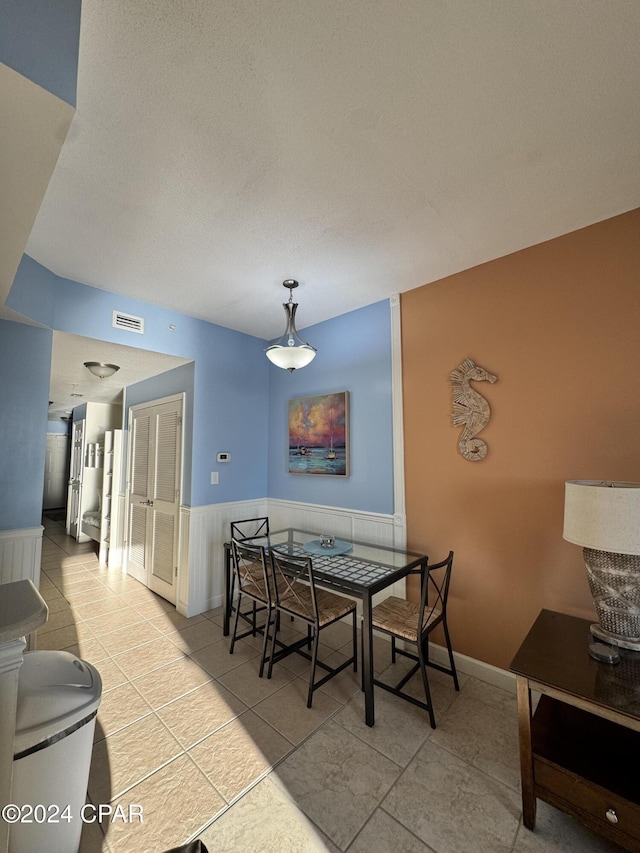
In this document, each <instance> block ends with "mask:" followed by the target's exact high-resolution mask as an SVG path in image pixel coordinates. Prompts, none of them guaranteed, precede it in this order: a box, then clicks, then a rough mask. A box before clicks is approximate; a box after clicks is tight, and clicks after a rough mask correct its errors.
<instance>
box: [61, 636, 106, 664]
mask: <svg viewBox="0 0 640 853" xmlns="http://www.w3.org/2000/svg"><path fill="white" fill-rule="evenodd" d="M67 651H68V652H71V653H72V654H74V655H77V657H79V658H82V660H86V661H89V663H98V662H99V661H101V660H104V659H105V658H106V657H108V655H107V652H106V651H105V648H104V646H103V645H102V643H101V642H100V640H96V638H95V637H87V639H86V640H81V641H80V642H79V643H76V644H75V645H73V646H69V647H68V648H67Z"/></svg>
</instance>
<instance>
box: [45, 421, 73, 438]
mask: <svg viewBox="0 0 640 853" xmlns="http://www.w3.org/2000/svg"><path fill="white" fill-rule="evenodd" d="M70 434H71V428H70V426H69V421H61V420H57V421H47V435H70Z"/></svg>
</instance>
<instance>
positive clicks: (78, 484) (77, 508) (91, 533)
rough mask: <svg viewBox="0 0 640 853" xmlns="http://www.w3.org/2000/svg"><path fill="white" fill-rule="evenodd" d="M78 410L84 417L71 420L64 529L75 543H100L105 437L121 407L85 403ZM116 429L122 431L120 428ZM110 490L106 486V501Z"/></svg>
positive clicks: (119, 418)
mask: <svg viewBox="0 0 640 853" xmlns="http://www.w3.org/2000/svg"><path fill="white" fill-rule="evenodd" d="M80 412H81V414H84V418H79V419H76V420H74V423H73V447H72V454H71V470H70V475H69V500H68V505H67V531H68V532H69V533H70V534H71V535H72V536H75V538H76V539H77V540H78V542H88V541H89V540H90V539H94V540H95V541H96V542H98V543H102V538H103V537H102V526H103V525H102V516H103V510H102V502H103V495H104V471H105V468H104V447H105V437H106V434H107V432H115V431H116V428H117V427H120V426H121V425H122V407H121V406H113V405H110V404H108V403H87V404H86V407H85V406H83V407H82V409H81V410H80ZM117 431H119V432H120V433H121V434H122V430H117ZM98 466H99V467H98ZM118 474H119V471H118ZM118 482H119V480H118ZM111 489H112V486H111V485H110V486H109V496H110V502H111V495H112V491H111ZM110 515H111V512H110V511H109V516H110ZM92 522H93V523H92ZM101 550H102V549H101Z"/></svg>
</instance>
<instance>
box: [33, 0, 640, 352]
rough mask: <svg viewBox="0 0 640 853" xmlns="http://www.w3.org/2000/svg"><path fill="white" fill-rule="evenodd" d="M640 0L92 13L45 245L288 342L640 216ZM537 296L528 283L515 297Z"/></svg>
mask: <svg viewBox="0 0 640 853" xmlns="http://www.w3.org/2000/svg"><path fill="white" fill-rule="evenodd" d="M639 44H640V3H638V2H637V0H608V2H602V0H563V2H558V0H535V2H529V3H514V2H513V0H465V2H462V0H458V2H456V0H447V2H443V0H306V2H301V0H261V2H260V3H254V2H248V3H247V2H238V0H216V2H210V0H143V2H131V0H109V2H108V3H105V2H103V0H83V4H82V24H81V39H80V57H79V73H78V99H77V112H76V115H75V117H74V119H73V122H72V125H71V128H70V130H69V133H68V136H67V139H66V142H65V144H64V146H63V149H62V152H61V155H60V158H59V160H58V163H57V166H56V168H55V170H54V173H53V177H52V179H51V182H50V184H49V187H48V190H47V192H46V195H45V198H44V201H43V203H42V206H41V208H40V211H39V214H38V216H37V219H36V222H35V226H34V228H33V231H32V233H31V237H30V239H29V242H28V244H27V247H26V251H27V253H28V254H30V255H31V256H33V257H34V258H35V259H36V260H38V261H39V262H40V263H42V264H44V265H45V266H47V267H49V268H50V269H51V270H52V271H54V272H55V273H57V274H58V275H61V276H64V277H67V278H71V279H75V280H78V281H82V282H84V283H86V284H89V285H93V286H96V287H101V288H105V289H107V290H111V291H114V292H117V293H123V294H127V295H129V296H132V297H136V298H139V299H143V300H147V301H150V302H153V303H156V304H158V305H162V306H165V307H167V308H172V309H175V310H177V311H181V312H183V313H186V314H189V315H192V316H195V317H200V318H203V319H205V320H209V321H211V322H214V323H219V324H222V325H224V326H229V327H231V328H235V329H239V330H242V331H246V332H249V333H251V334H255V335H258V336H260V337H263V338H270V337H275V336H277V335H279V334H280V333H281V332H282V330H283V326H284V316H283V312H282V308H281V302H282V301H284V300H285V299H286V296H287V293H286V292H285V291H284V288H282V286H281V282H282V280H283V279H285V278H290V277H291V278H296V279H298V280H299V281H300V282H301V287H300V289H299V290H298V291H297V299H298V300H299V302H300V309H299V312H298V314H299V325H300V327H304V326H307V325H309V324H311V323H314V322H318V321H320V320H323V319H327V318H329V317H332V316H335V315H337V314H340V313H343V312H344V311H348V310H351V309H354V308H357V307H360V306H362V305H365V304H369V303H371V302H374V301H377V300H379V299H382V298H385V297H388V296H390V295H391V294H393V293H396V292H402V291H406V290H409V289H411V288H414V287H418V286H420V285H422V284H425V283H427V282H430V281H433V280H436V279H438V278H441V277H442V276H445V275H447V274H450V273H453V272H456V271H459V270H462V269H466V268H469V267H471V266H473V265H475V264H479V263H482V262H484V261H487V260H490V259H492V258H495V257H499V256H502V255H505V254H507V253H509V252H512V251H515V250H518V249H521V248H524V247H526V246H529V245H533V244H535V243H538V242H541V241H543V240H546V239H549V238H552V237H554V236H558V235H560V234H563V233H566V232H568V231H572V230H574V229H576V228H580V227H582V226H585V225H589V224H591V223H593V222H596V221H599V220H602V219H605V218H608V217H610V216H613V215H615V214H618V213H621V212H624V211H626V210H630V209H632V208H634V207H637V206H638V204H639V203H640V109H639V99H638V92H639V91H640V50H638V45H639ZM514 285H517V282H514Z"/></svg>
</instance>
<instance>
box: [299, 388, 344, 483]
mask: <svg viewBox="0 0 640 853" xmlns="http://www.w3.org/2000/svg"><path fill="white" fill-rule="evenodd" d="M348 410H349V392H348V391H338V392H336V393H335V394H319V395H318V396H317V397H299V398H298V399H295V400H289V473H290V474H323V475H327V476H332V477H348V476H349V411H348Z"/></svg>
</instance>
